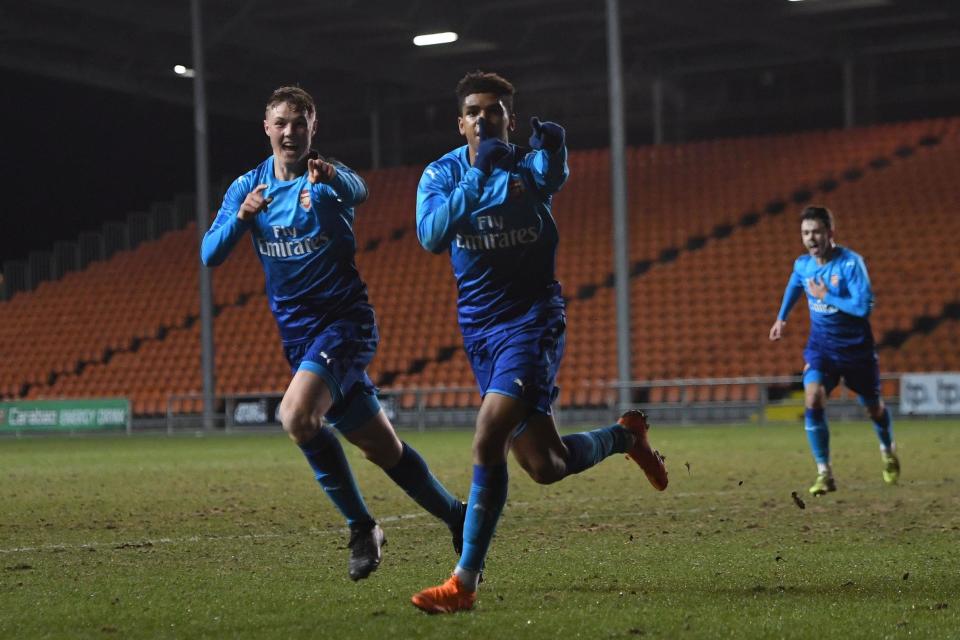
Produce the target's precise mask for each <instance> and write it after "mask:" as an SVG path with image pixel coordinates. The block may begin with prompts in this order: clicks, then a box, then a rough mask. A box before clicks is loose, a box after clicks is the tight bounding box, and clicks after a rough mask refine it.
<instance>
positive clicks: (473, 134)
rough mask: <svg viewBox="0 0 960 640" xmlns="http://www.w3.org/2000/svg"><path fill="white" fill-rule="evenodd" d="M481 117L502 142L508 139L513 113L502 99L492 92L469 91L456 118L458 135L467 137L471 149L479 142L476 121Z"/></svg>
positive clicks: (512, 124) (478, 127)
mask: <svg viewBox="0 0 960 640" xmlns="http://www.w3.org/2000/svg"><path fill="white" fill-rule="evenodd" d="M480 118H483V119H484V120H486V122H487V127H488V129H489V130H491V131H493V132H494V134H495V135H496V137H498V138H500V139H501V140H503V141H504V142H506V141H507V140H508V136H509V132H510V131H513V128H514V120H513V114H512V113H510V111H509V109H507V105H506V104H504V102H503V100H501V99H499V98H498V97H497V96H495V95H494V94H492V93H471V94H470V95H468V96H467V97H466V98H464V100H463V109H462V110H461V111H460V117H459V118H457V126H458V128H459V129H460V135H462V136H464V137H465V138H466V139H467V144H469V145H470V148H471V149H476V148H477V145H478V144H480V125H479V124H477V121H478V120H479V119H480Z"/></svg>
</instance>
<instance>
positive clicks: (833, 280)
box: [830, 273, 840, 287]
mask: <svg viewBox="0 0 960 640" xmlns="http://www.w3.org/2000/svg"><path fill="white" fill-rule="evenodd" d="M839 284H840V274H837V273H835V274H833V275H832V276H830V286H831V287H836V286H838V285H839Z"/></svg>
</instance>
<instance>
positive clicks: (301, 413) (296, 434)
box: [280, 402, 316, 444]
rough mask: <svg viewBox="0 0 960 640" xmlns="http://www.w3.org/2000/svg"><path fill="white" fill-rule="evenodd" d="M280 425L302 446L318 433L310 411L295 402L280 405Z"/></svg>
mask: <svg viewBox="0 0 960 640" xmlns="http://www.w3.org/2000/svg"><path fill="white" fill-rule="evenodd" d="M280 424H282V425H283V430H284V431H286V432H287V435H289V436H290V438H291V439H292V440H293V441H294V442H296V443H298V444H302V443H304V442H306V441H307V440H309V439H310V438H311V437H312V436H313V434H314V432H315V431H316V424H315V421H314V420H313V416H312V415H310V411H308V410H307V408H306V407H304V406H303V405H300V404H297V403H293V402H281V403H280Z"/></svg>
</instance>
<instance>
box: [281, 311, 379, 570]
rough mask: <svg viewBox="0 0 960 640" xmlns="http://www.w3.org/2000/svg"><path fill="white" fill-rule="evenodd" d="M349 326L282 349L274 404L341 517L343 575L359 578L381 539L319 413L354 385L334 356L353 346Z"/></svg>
mask: <svg viewBox="0 0 960 640" xmlns="http://www.w3.org/2000/svg"><path fill="white" fill-rule="evenodd" d="M350 326H353V325H351V323H343V325H341V324H340V323H338V324H335V325H333V326H331V327H328V329H327V330H326V331H324V332H323V333H321V334H320V335H318V336H316V337H315V338H314V339H313V340H312V341H311V342H308V343H305V344H302V345H296V346H291V347H288V348H287V349H286V355H287V359H288V360H289V361H290V364H291V366H293V367H295V369H296V373H295V374H294V377H293V380H292V381H291V383H290V386H289V387H288V388H287V391H286V393H285V394H284V397H283V400H281V402H280V420H281V422H282V424H283V427H284V430H286V431H287V433H288V434H290V437H291V438H292V439H293V440H294V442H296V443H297V444H298V446H299V447H300V449H301V451H303V454H304V456H305V457H306V458H307V462H308V463H309V464H310V466H311V468H312V469H313V471H314V476H315V477H316V479H317V482H319V483H320V486H321V487H323V490H324V492H325V493H326V494H327V496H328V497H329V498H330V500H331V501H332V502H333V504H334V505H335V506H336V507H337V509H338V510H339V511H340V513H341V514H343V516H344V518H345V519H346V521H347V525H348V526H349V528H350V540H349V543H348V545H347V546H348V547H349V548H350V558H349V562H348V573H349V575H350V578H351V579H353V580H360V579H362V578H366V577H367V576H368V575H370V573H372V572H373V571H374V570H376V568H377V567H378V566H379V565H380V560H381V551H380V547H382V546H383V544H384V543H385V542H386V539H385V537H384V535H383V530H382V529H381V528H380V527H379V525H377V523H376V521H375V520H374V518H373V516H372V515H371V514H370V512H369V510H368V509H367V505H366V503H365V502H364V500H363V496H362V494H361V493H360V489H359V487H358V486H357V482H356V479H355V478H354V476H353V471H352V470H351V469H350V465H349V463H348V462H347V458H346V456H345V455H344V452H343V447H342V446H341V445H340V440H339V439H338V438H337V437H336V435H335V434H334V432H333V430H332V429H330V428H328V427H324V426H322V417H323V416H329V415H330V413H331V412H334V413H337V412H338V411H340V410H341V409H340V408H341V407H342V406H344V394H343V389H344V388H346V389H347V390H348V391H349V390H351V388H352V386H353V384H354V382H353V380H351V379H350V376H349V371H350V370H351V365H350V363H349V359H346V360H343V361H341V360H340V359H339V358H338V357H335V356H339V355H340V351H342V350H344V349H348V348H349V349H353V347H351V346H349V345H350V344H351V342H352V341H350V340H345V339H344V335H345V332H349V331H348V330H349V327H350ZM374 331H375V330H374ZM373 338H374V339H375V335H374V336H373ZM374 344H375V343H374ZM344 345H347V346H346V347H345V346H344ZM331 354H333V355H331ZM367 362H369V358H368V359H367ZM362 366H366V363H363V365H362Z"/></svg>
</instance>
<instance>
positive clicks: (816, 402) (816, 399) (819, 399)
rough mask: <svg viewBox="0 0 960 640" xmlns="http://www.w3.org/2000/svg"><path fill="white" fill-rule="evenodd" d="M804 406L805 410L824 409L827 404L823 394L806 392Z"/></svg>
mask: <svg viewBox="0 0 960 640" xmlns="http://www.w3.org/2000/svg"><path fill="white" fill-rule="evenodd" d="M804 406H805V408H807V409H825V408H826V406H827V403H826V401H825V399H824V394H822V393H818V392H813V393H809V392H808V393H807V395H806V398H805V403H804Z"/></svg>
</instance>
